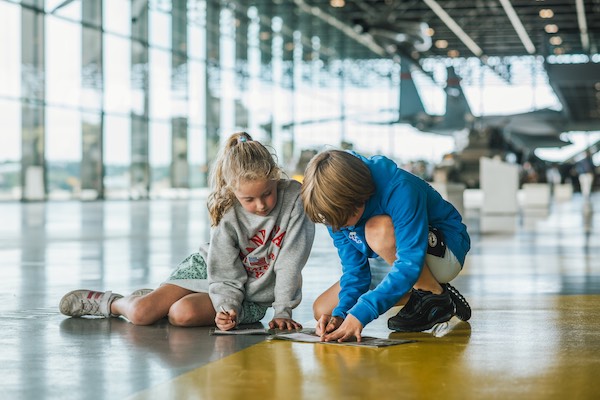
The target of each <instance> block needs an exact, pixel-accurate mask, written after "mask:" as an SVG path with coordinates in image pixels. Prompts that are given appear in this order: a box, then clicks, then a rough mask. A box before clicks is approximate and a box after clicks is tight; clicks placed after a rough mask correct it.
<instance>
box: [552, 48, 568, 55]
mask: <svg viewBox="0 0 600 400" xmlns="http://www.w3.org/2000/svg"><path fill="white" fill-rule="evenodd" d="M554 54H556V55H557V56H559V55H561V54H565V49H563V48H562V47H557V48H555V49H554Z"/></svg>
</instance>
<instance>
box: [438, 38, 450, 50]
mask: <svg viewBox="0 0 600 400" xmlns="http://www.w3.org/2000/svg"><path fill="white" fill-rule="evenodd" d="M435 47H437V48H438V49H445V48H446V47H448V41H447V40H444V39H440V40H436V41H435Z"/></svg>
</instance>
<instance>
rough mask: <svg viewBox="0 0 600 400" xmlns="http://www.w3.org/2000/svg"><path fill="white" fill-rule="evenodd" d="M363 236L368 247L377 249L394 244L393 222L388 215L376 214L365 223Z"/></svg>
mask: <svg viewBox="0 0 600 400" xmlns="http://www.w3.org/2000/svg"><path fill="white" fill-rule="evenodd" d="M365 238H366V239H367V243H368V244H369V247H371V248H372V249H373V250H375V251H377V249H381V248H383V247H386V246H389V245H392V246H394V245H395V242H394V240H395V239H394V224H393V223H392V218H391V217H390V216H389V215H376V216H374V217H372V218H370V219H369V220H368V221H367V223H366V224H365Z"/></svg>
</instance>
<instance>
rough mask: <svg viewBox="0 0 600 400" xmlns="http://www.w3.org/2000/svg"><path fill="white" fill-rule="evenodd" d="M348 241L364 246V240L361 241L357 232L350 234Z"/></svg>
mask: <svg viewBox="0 0 600 400" xmlns="http://www.w3.org/2000/svg"><path fill="white" fill-rule="evenodd" d="M348 239H350V240H352V241H353V242H355V243H358V244H362V240H360V238H359V237H358V235H357V234H356V232H350V233H349V234H348Z"/></svg>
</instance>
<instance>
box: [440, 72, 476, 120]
mask: <svg viewBox="0 0 600 400" xmlns="http://www.w3.org/2000/svg"><path fill="white" fill-rule="evenodd" d="M445 91H446V114H445V115H444V125H446V128H447V129H456V130H460V129H463V128H465V127H466V126H467V124H468V120H467V119H468V118H470V117H471V116H472V115H473V114H472V113H471V107H469V102H468V101H467V98H466V97H465V93H464V92H463V90H462V87H461V86H460V78H459V77H458V75H456V71H454V67H452V66H450V67H448V79H447V82H446V89H445Z"/></svg>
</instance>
